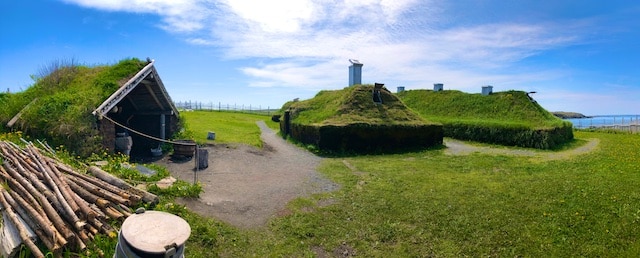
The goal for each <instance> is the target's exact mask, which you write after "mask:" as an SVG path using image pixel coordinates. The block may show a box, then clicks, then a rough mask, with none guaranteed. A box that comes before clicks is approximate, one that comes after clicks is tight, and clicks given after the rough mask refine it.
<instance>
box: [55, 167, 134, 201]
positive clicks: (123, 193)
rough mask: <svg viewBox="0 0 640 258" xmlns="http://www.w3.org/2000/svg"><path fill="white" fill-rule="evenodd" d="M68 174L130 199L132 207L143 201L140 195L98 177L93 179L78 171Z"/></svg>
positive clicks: (68, 172)
mask: <svg viewBox="0 0 640 258" xmlns="http://www.w3.org/2000/svg"><path fill="white" fill-rule="evenodd" d="M67 174H69V175H72V176H74V177H78V178H81V179H83V180H85V181H87V182H89V183H92V184H94V185H96V186H100V187H101V188H102V189H105V190H107V191H109V192H111V193H113V194H116V195H118V196H120V197H122V198H124V199H128V200H129V201H130V203H131V205H136V204H138V203H139V202H140V200H142V197H140V196H139V195H136V194H133V193H129V192H127V191H123V189H121V188H119V187H116V186H114V185H112V184H110V183H108V182H106V181H104V180H101V179H99V178H97V177H92V176H89V175H86V174H82V173H79V172H76V171H73V170H72V171H67Z"/></svg>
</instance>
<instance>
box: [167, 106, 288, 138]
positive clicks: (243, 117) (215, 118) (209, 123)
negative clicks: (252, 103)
mask: <svg viewBox="0 0 640 258" xmlns="http://www.w3.org/2000/svg"><path fill="white" fill-rule="evenodd" d="M180 116H182V117H183V118H184V119H185V121H186V122H185V123H186V124H185V126H186V129H187V131H188V134H191V135H192V136H193V138H194V140H195V141H196V142H198V143H213V142H216V143H245V144H249V145H253V146H257V147H261V146H262V142H261V141H260V129H259V128H258V126H257V125H256V121H261V120H262V121H265V123H266V124H267V125H268V126H269V127H270V128H273V129H274V130H279V125H278V123H275V122H273V121H271V117H270V116H268V115H258V114H247V113H238V112H219V111H190V112H187V111H183V112H181V113H180ZM209 132H214V133H215V134H216V138H215V140H213V141H212V140H208V139H207V135H208V133H209Z"/></svg>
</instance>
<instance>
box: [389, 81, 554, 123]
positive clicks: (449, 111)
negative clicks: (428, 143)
mask: <svg viewBox="0 0 640 258" xmlns="http://www.w3.org/2000/svg"><path fill="white" fill-rule="evenodd" d="M397 96H398V97H399V98H400V99H402V101H403V102H404V103H405V104H406V105H407V106H409V107H411V108H412V109H413V110H415V111H416V112H418V113H420V114H421V115H422V116H423V117H425V118H427V119H429V120H432V121H437V122H442V123H446V122H454V121H469V122H481V123H503V124H522V125H526V126H530V127H534V128H537V127H554V126H559V125H562V124H563V122H564V121H563V120H561V119H559V118H557V117H556V116H554V115H553V114H552V113H550V112H549V111H547V110H545V109H544V108H543V107H541V106H540V105H539V104H538V103H537V102H535V101H533V100H532V99H531V98H529V96H527V93H526V92H523V91H505V92H496V93H492V94H490V95H487V96H484V95H482V94H479V93H478V94H470V93H464V92H461V91H456V90H446V91H437V92H436V91H432V90H409V91H404V92H400V93H398V94H397Z"/></svg>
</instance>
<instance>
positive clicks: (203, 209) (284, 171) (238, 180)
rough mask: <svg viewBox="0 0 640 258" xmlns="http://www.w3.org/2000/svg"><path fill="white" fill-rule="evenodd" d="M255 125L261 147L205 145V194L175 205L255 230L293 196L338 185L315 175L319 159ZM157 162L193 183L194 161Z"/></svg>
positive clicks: (201, 178)
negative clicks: (260, 132) (260, 139)
mask: <svg viewBox="0 0 640 258" xmlns="http://www.w3.org/2000/svg"><path fill="white" fill-rule="evenodd" d="M257 125H258V126H259V127H260V130H261V131H262V134H261V138H262V141H263V144H264V146H263V148H262V149H258V148H255V147H253V146H247V145H224V144H216V145H214V146H210V147H206V149H208V151H209V167H208V168H206V169H204V170H201V171H199V172H197V177H198V181H199V182H201V183H202V184H203V188H204V193H202V194H201V195H200V198H199V199H178V200H177V202H178V203H180V204H183V205H186V206H187V207H188V208H189V209H191V210H193V211H195V212H197V213H199V214H201V215H203V216H208V217H215V218H217V219H220V220H222V221H225V222H228V223H230V224H232V225H234V226H238V227H241V228H254V227H260V226H264V225H266V223H267V221H268V220H269V219H270V218H271V217H273V216H277V214H279V213H281V212H283V211H284V209H285V205H286V204H287V203H288V202H289V201H291V200H293V199H295V198H297V197H301V196H307V195H309V194H312V193H318V192H323V191H333V190H335V189H337V188H338V187H339V186H338V185H336V184H335V183H333V182H332V181H330V180H328V179H325V178H323V177H322V176H321V175H320V174H319V173H317V172H316V167H317V166H318V165H319V164H320V161H321V158H320V157H317V156H315V155H313V154H311V153H309V152H307V151H306V150H304V149H301V148H298V147H296V146H294V145H292V144H289V143H287V142H286V141H285V140H283V139H282V138H281V137H279V136H278V135H276V133H275V132H274V131H273V130H271V129H270V128H269V127H267V125H266V124H265V123H264V121H259V122H257ZM156 163H158V164H159V165H163V166H165V167H167V168H168V169H169V171H171V173H172V175H173V176H174V177H176V178H179V179H182V180H184V181H187V182H193V180H194V169H193V168H194V167H195V162H194V161H193V160H190V161H188V162H184V163H179V162H173V161H171V160H170V159H169V157H165V158H164V159H162V160H160V161H158V162H156Z"/></svg>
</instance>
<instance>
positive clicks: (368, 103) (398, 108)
mask: <svg viewBox="0 0 640 258" xmlns="http://www.w3.org/2000/svg"><path fill="white" fill-rule="evenodd" d="M373 89H374V86H373V85H355V86H350V87H347V88H344V89H342V90H324V91H320V92H319V93H318V94H316V96H315V97H313V98H311V99H308V100H303V101H291V102H287V103H285V104H284V106H283V108H282V109H283V111H284V110H287V109H289V110H291V121H292V123H297V124H309V125H320V126H322V125H337V126H342V125H349V124H387V125H396V124H397V125H399V124H402V125H423V124H432V123H431V122H428V121H427V120H426V119H424V118H422V117H420V116H419V115H418V114H416V113H415V112H413V111H412V110H411V109H409V108H408V107H407V106H406V105H405V104H404V103H403V102H402V101H400V99H398V98H397V97H396V96H395V95H393V94H392V93H391V92H389V91H388V90H387V89H385V88H383V89H382V90H381V91H380V95H381V97H382V103H381V104H378V103H375V102H374V101H373Z"/></svg>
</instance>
